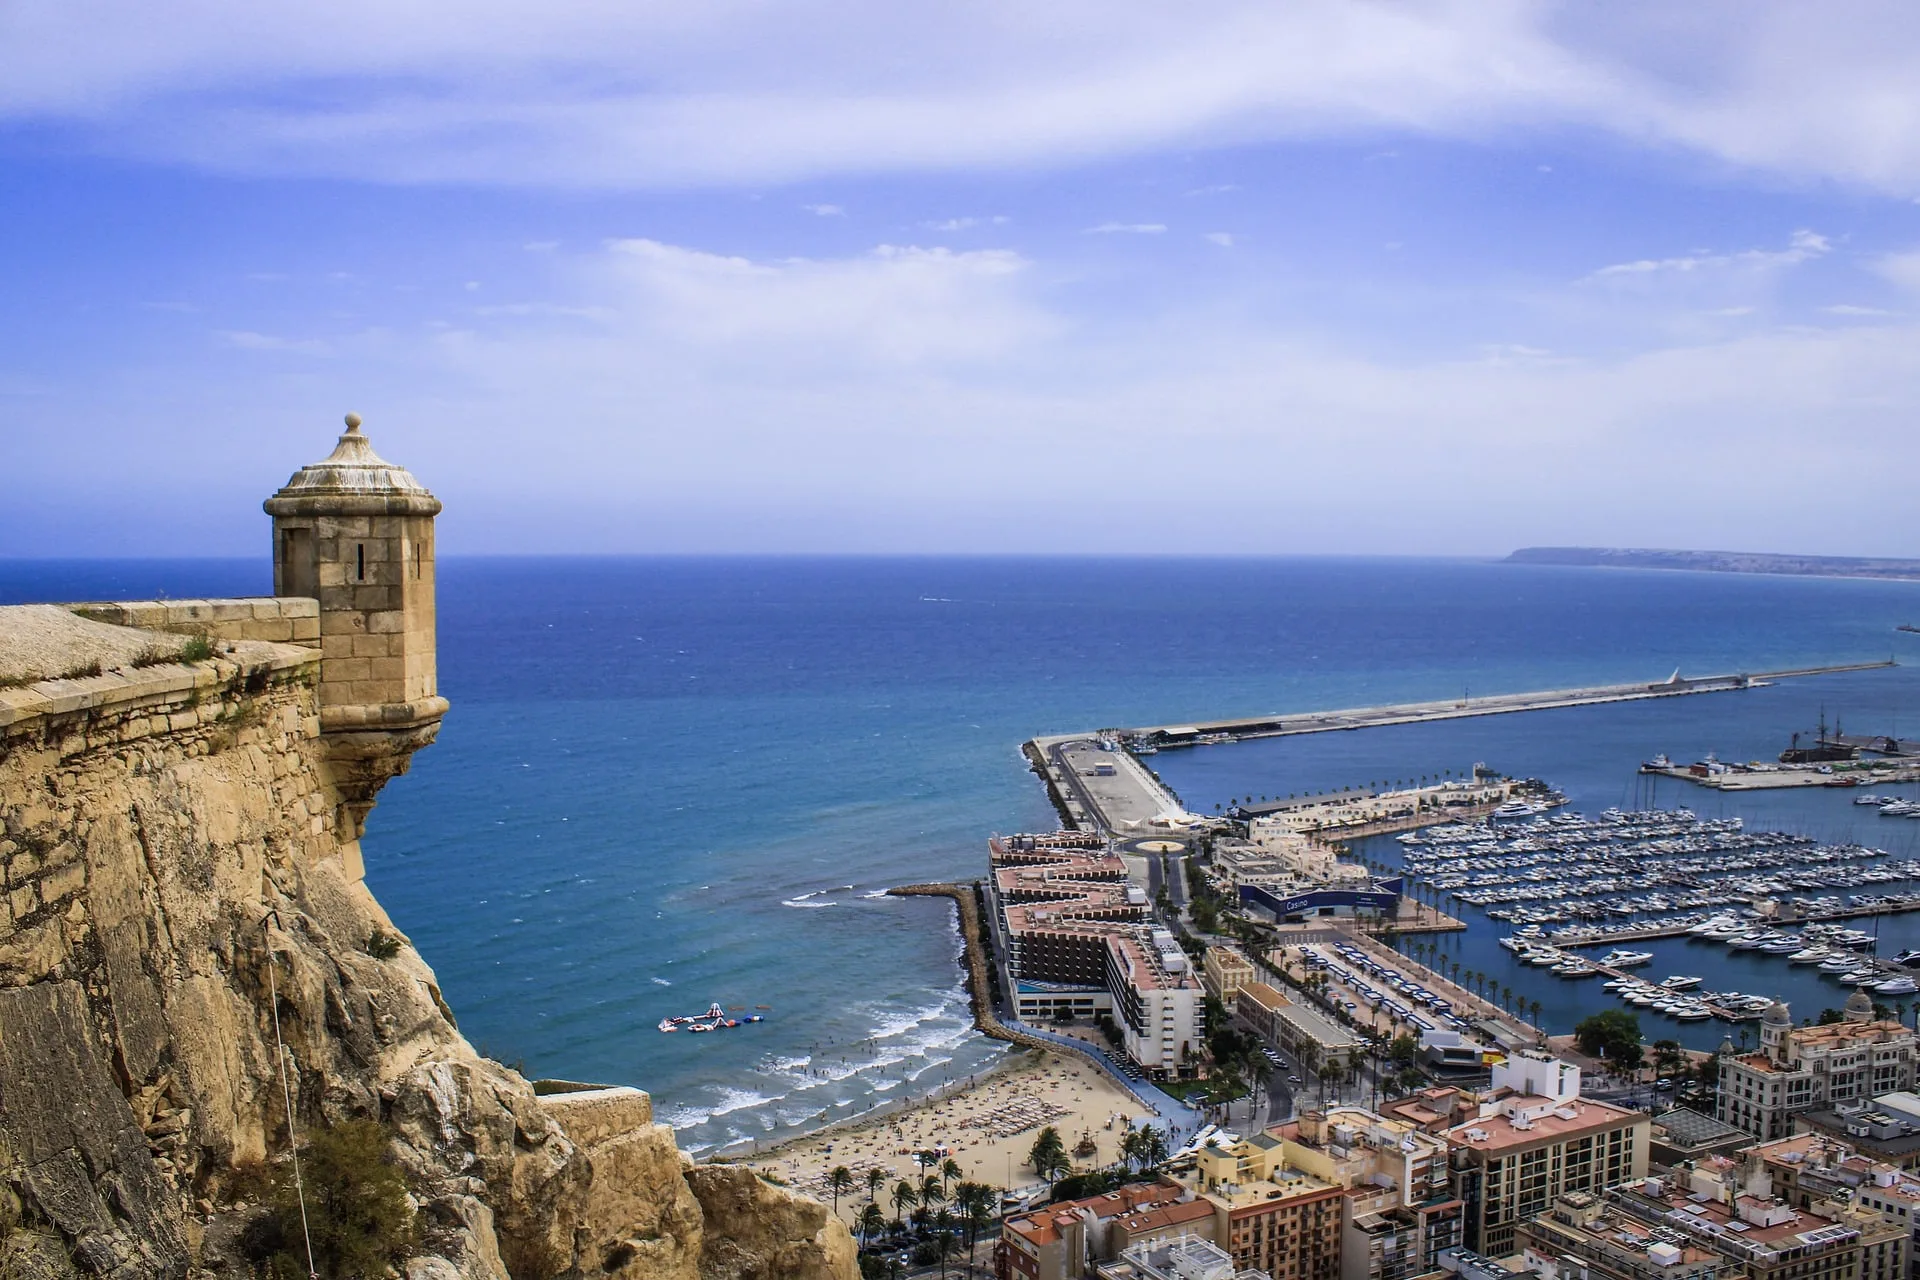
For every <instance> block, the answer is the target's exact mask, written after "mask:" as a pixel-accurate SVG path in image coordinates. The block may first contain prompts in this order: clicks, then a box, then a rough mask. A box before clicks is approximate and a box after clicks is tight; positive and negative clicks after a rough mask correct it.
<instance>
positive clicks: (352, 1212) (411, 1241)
mask: <svg viewBox="0 0 1920 1280" xmlns="http://www.w3.org/2000/svg"><path fill="white" fill-rule="evenodd" d="M300 1173H301V1182H302V1186H303V1187H304V1189H305V1192H306V1229H305V1232H304V1234H303V1232H302V1229H301V1214H300V1197H299V1195H298V1194H297V1193H296V1189H295V1186H294V1179H293V1169H292V1166H291V1165H288V1166H287V1167H285V1168H283V1169H281V1170H280V1171H279V1174H278V1176H277V1178H276V1179H275V1187H274V1197H273V1208H272V1211H271V1212H270V1213H269V1214H268V1216H267V1218H266V1220H265V1221H264V1222H263V1223H261V1230H260V1233H259V1235H258V1237H256V1240H257V1243H258V1245H259V1248H260V1253H261V1254H263V1255H265V1256H266V1257H267V1258H268V1263H269V1265H268V1271H269V1273H270V1274H271V1275H272V1276H273V1277H274V1280H305V1277H306V1275H307V1246H306V1240H307V1239H308V1238H309V1237H310V1238H311V1239H312V1241H313V1265H314V1268H315V1270H316V1271H317V1272H318V1273H319V1274H320V1276H321V1277H323V1280H360V1277H366V1276H383V1275H385V1274H386V1273H387V1268H388V1267H389V1266H392V1265H393V1264H396V1263H399V1262H401V1261H402V1260H404V1259H405V1258H406V1257H407V1256H408V1255H409V1254H410V1253H412V1252H413V1250H414V1248H415V1247H416V1246H417V1245H418V1243H419V1239H420V1228H419V1223H418V1222H417V1221H416V1220H415V1217H414V1212H413V1205H412V1204H411V1203H410V1202H409V1201H408V1200H407V1183H406V1179H405V1177H404V1176H402V1174H401V1172H400V1170H399V1168H398V1167H396V1166H395V1165H394V1163H393V1160H392V1157H391V1155H390V1153H389V1148H388V1138H387V1131H386V1130H385V1129H384V1128H382V1127H381V1126H380V1125H378V1124H376V1123H374V1122H373V1121H371V1120H346V1121H342V1122H341V1123H339V1124H336V1125H333V1126H331V1127H330V1128H326V1129H321V1130H318V1131H316V1132H314V1133H312V1134H310V1135H309V1136H308V1139H307V1141H306V1143H305V1144H304V1145H303V1148H302V1151H301V1154H300Z"/></svg>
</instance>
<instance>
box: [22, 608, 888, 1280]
mask: <svg viewBox="0 0 1920 1280" xmlns="http://www.w3.org/2000/svg"><path fill="white" fill-rule="evenodd" d="M257 603H260V602H250V601H241V602H162V603H155V602H149V603H147V604H132V605H114V606H88V611H89V612H90V613H92V614H93V615H94V616H95V617H96V618H98V617H100V616H101V615H102V613H103V612H105V611H109V610H113V609H119V610H123V611H124V613H123V614H122V615H119V616H125V617H129V618H131V617H135V616H138V617H141V618H143V619H145V620H146V621H148V622H151V623H167V624H169V625H173V624H174V623H175V622H176V621H180V622H181V624H182V625H202V624H204V625H207V626H209V627H211V626H214V625H225V626H229V627H232V628H235V629H241V628H246V627H252V626H255V625H256V624H261V623H278V622H289V623H290V622H294V621H297V620H298V619H299V618H301V617H302V616H307V615H303V614H301V613H300V612H299V611H298V608H297V607H298V606H299V605H301V604H310V603H311V602H310V601H278V602H271V603H276V604H281V605H291V606H295V608H293V609H291V610H288V611H286V612H285V613H283V614H282V615H281V616H279V617H275V616H272V613H271V611H267V612H266V613H264V614H262V613H255V612H252V611H251V606H252V605H254V604H257ZM228 604H233V605H243V606H247V607H248V609H249V611H248V612H247V613H246V614H245V616H244V617H243V616H241V615H240V613H239V612H237V611H226V612H227V614H228V616H225V617H222V616H220V615H221V614H222V612H223V606H226V605H228ZM152 609H160V610H162V612H160V613H154V612H151V610H152ZM143 611H145V612H143ZM8 612H9V611H8V610H6V609H0V645H3V644H4V642H5V640H6V636H7V621H8V618H7V615H8ZM44 614H45V609H44V607H41V611H40V612H39V613H37V614H36V615H35V622H36V625H37V624H39V623H42V622H44ZM109 616H112V615H109ZM182 620H183V621H182ZM74 625H75V626H76V627H91V626H95V625H96V624H95V623H83V622H80V621H79V620H77V619H75V620H74ZM277 633H278V632H277V629H275V634H277ZM146 635H147V633H145V632H138V633H134V641H133V642H130V643H129V644H128V645H127V649H128V651H129V652H140V651H142V646H143V644H144V643H145V641H144V639H143V637H145V636H146ZM223 646H230V648H231V652H227V651H226V649H225V647H223V648H222V651H221V652H219V653H218V654H217V655H216V656H215V657H214V658H213V659H211V660H207V661H202V662H199V663H158V664H154V665H146V666H126V667H122V668H119V669H116V670H110V671H106V672H104V673H103V674H101V675H98V676H88V677H81V678H77V679H66V680H45V681H38V682H36V683H32V684H27V685H24V686H21V687H12V688H0V1237H4V1238H5V1240H6V1244H5V1245H4V1246H3V1248H4V1250H8V1251H11V1252H6V1253H5V1254H4V1256H0V1273H6V1272H7V1270H8V1267H9V1266H10V1265H12V1261H11V1260H17V1259H18V1258H23V1257H31V1258H33V1259H35V1260H36V1261H37V1265H39V1267H40V1269H39V1270H34V1271H31V1272H29V1273H28V1274H32V1275H35V1276H42V1275H44V1276H47V1277H61V1276H69V1275H99V1276H111V1277H115V1278H116V1280H120V1278H124V1280H136V1278H138V1280H149V1278H150V1277H170V1278H177V1277H183V1276H185V1275H187V1274H188V1273H189V1270H190V1269H191V1270H192V1272H193V1274H195V1275H205V1276H218V1277H227V1276H231V1277H234V1278H235V1280H237V1278H238V1277H239V1276H241V1275H244V1274H249V1268H250V1264H249V1263H248V1262H247V1261H246V1259H245V1256H244V1250H243V1244H242V1242H243V1239H244V1236H245V1233H246V1230H247V1227H248V1224H249V1223H251V1222H252V1221H253V1220H254V1219H255V1218H256V1217H257V1216H258V1214H259V1212H260V1204H259V1201H258V1198H257V1197H258V1196H259V1194H260V1185H261V1184H260V1180H259V1176H258V1171H259V1170H260V1169H262V1168H263V1167H266V1166H271V1165H272V1164H273V1163H274V1162H276V1161H279V1160H282V1159H284V1156H285V1153H286V1151H287V1150H288V1128H287V1125H288V1117H287V1114H286V1106H285V1103H284V1101H283V1097H282V1094H281V1092H280V1081H279V1076H278V1070H279V1066H280V1063H281V1062H282V1061H284V1062H285V1063H286V1064H287V1069H288V1072H289V1078H290V1083H291V1088H292V1093H293V1111H294V1116H293V1118H294V1120H295V1122H296V1123H297V1124H298V1125H299V1126H301V1127H302V1129H303V1130H304V1129H306V1128H310V1127H312V1126H314V1125H318V1124H322V1123H326V1122H331V1121H337V1120H341V1119H345V1118H353V1117H371V1118H377V1119H380V1120H382V1121H384V1122H385V1123H386V1124H387V1125H388V1127H389V1131H390V1132H391V1133H392V1134H393V1135H394V1144H393V1151H394V1154H395V1157H396V1159H397V1160H398V1161H399V1162H400V1164H401V1166H402V1167H403V1169H404V1170H405V1171H406V1172H407V1174H408V1175H409V1178H410V1180H411V1183H412V1185H413V1188H414V1191H415V1195H416V1198H417V1199H418V1201H419V1203H420V1206H421V1208H420V1212H421V1216H422V1220H423V1223H424V1224H425V1226H426V1228H427V1231H426V1236H425V1242H424V1244H423V1246H422V1248H423V1253H422V1256H421V1257H420V1258H419V1259H417V1260H416V1262H414V1263H410V1264H409V1265H408V1267H407V1268H406V1274H407V1275H408V1277H409V1278H410V1280H445V1278H446V1277H451V1276H459V1277H479V1278H481V1280H507V1278H508V1277H509V1276H511V1277H514V1278H516V1280H535V1278H537V1280H554V1278H556V1277H584V1276H587V1275H594V1276H609V1277H613V1278H614V1280H637V1278H638V1277H641V1276H648V1277H654V1276H659V1277H665V1278H666V1280H718V1277H719V1276H721V1275H723V1274H724V1275H726V1276H728V1277H729V1278H731V1277H733V1276H741V1277H745V1276H750V1275H765V1276H768V1277H771V1276H773V1275H785V1274H792V1275H796V1276H817V1277H820V1278H821V1280H848V1278H850V1277H851V1276H852V1275H853V1274H854V1267H853V1257H852V1242H851V1239H850V1238H849V1237H848V1236H847V1233H846V1231H845V1229H844V1227H842V1226H841V1224H840V1223H839V1222H838V1221H837V1220H835V1221H831V1222H829V1221H827V1220H826V1215H825V1211H824V1209H823V1208H821V1207H820V1206H819V1205H817V1204H815V1203H814V1202H811V1201H807V1200H804V1199H803V1198H798V1197H792V1196H789V1195H788V1194H787V1193H785V1192H784V1191H781V1190H779V1189H777V1188H772V1187H765V1188H763V1189H761V1190H758V1191H756V1190H754V1189H753V1188H751V1187H739V1188H736V1189H735V1197H736V1198H735V1201H730V1202H729V1207H728V1209H727V1212H728V1213H732V1212H734V1208H733V1206H734V1205H735V1204H736V1203H747V1202H752V1203H754V1204H756V1205H759V1206H760V1208H759V1209H758V1210H756V1212H760V1214H761V1216H760V1217H758V1218H748V1219H741V1220H737V1221H736V1220H726V1219H720V1218H717V1217H716V1216H715V1214H714V1212H712V1211H708V1210H706V1209H703V1200H705V1199H708V1198H710V1197H711V1194H712V1192H711V1189H710V1188H711V1186H712V1185H716V1184H714V1183H713V1178H712V1177H709V1178H707V1180H706V1181H705V1182H696V1177H695V1175H696V1173H697V1172H698V1168H697V1167H696V1166H692V1165H691V1164H690V1162H689V1161H688V1160H687V1158H686V1157H685V1156H684V1155H682V1154H681V1153H680V1152H679V1151H678V1150H677V1149H676V1147H675V1145H674V1142H673V1135H672V1131H671V1130H670V1129H669V1128H667V1127H666V1126H662V1125H657V1124H653V1123H651V1104H650V1102H649V1101H648V1099H647V1097H646V1095H645V1094H644V1093H641V1092H639V1091H637V1090H616V1091H611V1092H608V1093H604V1094H601V1095H600V1096H598V1097H595V1096H589V1095H583V1096H579V1097H576V1098H574V1099H572V1100H570V1101H569V1100H561V1099H556V1100H555V1101H554V1102H553V1103H552V1104H547V1103H544V1102H543V1100H541V1099H540V1098H538V1097H536V1096H535V1093H534V1090H533V1088H532V1086H531V1085H530V1084H528V1082H527V1081H526V1080H524V1079H522V1078H521V1077H520V1076H519V1075H518V1074H516V1073H515V1072H513V1071H511V1070H509V1069H508V1068H506V1067H504V1066H502V1065H500V1064H499V1063H496V1062H493V1061H491V1060H489V1059H486V1058H483V1057H481V1056H480V1055H478V1054H477V1053H476V1052H475V1051H474V1050H473V1048H472V1047H471V1046H470V1045H469V1044H468V1043H467V1042H466V1041H465V1039H463V1038H462V1037H461V1036H460V1034H459V1032H458V1031H457V1030H456V1028H455V1026H454V1023H453V1017H452V1014H451V1011H449V1010H448V1008H447V1007H446V1004H445V1002H444V1000H443V999H442V997H441V994H440V991H439V988H438V985H437V983H436V981H435V978H434V975H433V972H432V970H431V969H429V968H428V966H427V965H426V963H425V961H424V960H422V958H421V957H420V956H419V955H418V954H417V953H416V952H414V951H413V949H412V948H411V947H410V946H407V945H405V939H404V937H403V936H402V935H400V933H399V931H398V930H397V929H395V928H394V926H393V923H392V921H390V920H389V919H388V918H387V916H386V914H385V912H384V911H382V910H381V908H380V905H379V903H378V902H376V901H375V900H374V898H373V897H372V895H371V894H370V893H369V892H368V890H367V888H366V886H365V884H364V883H362V881H361V879H360V867H359V847H358V844H357V843H356V842H355V840H354V839H353V834H354V829H355V828H354V823H353V819H352V816H351V813H350V812H347V810H349V809H350V807H351V806H350V804H349V801H348V799H347V797H346V796H345V795H344V794H343V791H342V788H341V782H340V779H339V778H338V777H337V776H336V773H337V772H338V771H339V770H340V769H341V768H342V766H341V765H340V763H339V762H338V761H337V759H336V758H335V756H334V754H333V748H332V744H330V743H329V741H328V739H329V735H328V734H326V733H324V732H323V730H322V725H321V716H320V710H321V706H320V678H319V673H320V670H321V662H322V660H321V656H320V654H319V653H318V652H316V651H315V650H314V649H312V648H307V647H301V646H299V645H295V644H281V643H265V642H261V641H258V640H252V639H247V638H244V637H242V638H234V639H225V638H223ZM376 934H378V935H385V936H387V937H389V938H392V939H394V940H396V941H398V942H399V943H400V944H401V945H400V947H399V949H398V952H397V954H393V955H386V954H385V952H386V949H385V948H384V947H379V946H375V945H373V943H374V940H375V935H376ZM276 996H277V1000H278V1003H277V1006H276V1003H275V997H276ZM276 1007H277V1010H278V1013H279V1022H280V1027H279V1035H280V1037H281V1038H283V1039H284V1043H285V1048H286V1055H285V1057H284V1059H283V1058H282V1057H281V1055H280V1053H279V1052H278V1051H277V1050H276V1047H275V1045H276V1038H275V1032H274V1027H273V1013H274V1011H275V1009H276ZM744 1173H745V1171H728V1172H727V1173H725V1174H719V1175H714V1177H719V1178H721V1179H722V1180H723V1181H724V1180H726V1179H734V1178H737V1177H738V1176H739V1175H741V1174H744ZM746 1176H747V1177H748V1178H749V1179H751V1175H750V1174H747V1175H746ZM729 1185H731V1184H729ZM749 1192H751V1195H749V1194H748V1193H749ZM762 1201H764V1202H765V1203H764V1204H762V1203H761V1202H762ZM9 1233H11V1234H9ZM796 1233H798V1234H796ZM763 1255H764V1257H765V1258H766V1259H767V1261H766V1263H765V1265H764V1266H762V1265H761V1263H760V1262H759V1261H758V1259H760V1258H762V1257H763ZM722 1259H724V1265H725V1267H726V1270H724V1271H722V1270H721V1269H720V1267H721V1265H722V1264H721V1262H720V1261H719V1260H722ZM774 1259H778V1262H777V1264H776V1263H775V1261H774Z"/></svg>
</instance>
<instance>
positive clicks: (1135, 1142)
mask: <svg viewBox="0 0 1920 1280" xmlns="http://www.w3.org/2000/svg"><path fill="white" fill-rule="evenodd" d="M1143 1137H1144V1134H1143V1133H1142V1132H1141V1130H1139V1129H1136V1128H1134V1127H1133V1126H1132V1125H1131V1124H1129V1125H1128V1126H1127V1131H1126V1132H1125V1133H1123V1134H1121V1135H1120V1159H1121V1160H1122V1161H1123V1162H1124V1163H1125V1164H1126V1166H1127V1172H1128V1173H1132V1172H1133V1166H1134V1163H1135V1162H1136V1161H1138V1160H1139V1159H1140V1147H1141V1141H1142V1139H1143Z"/></svg>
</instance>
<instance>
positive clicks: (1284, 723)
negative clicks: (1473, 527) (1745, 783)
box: [1116, 658, 1897, 750]
mask: <svg viewBox="0 0 1920 1280" xmlns="http://www.w3.org/2000/svg"><path fill="white" fill-rule="evenodd" d="M1895 665H1897V664H1896V663H1895V662H1894V661H1893V660H1892V659H1891V658H1889V659H1886V660H1885V661H1880V662H1848V663H1837V664H1834V665H1830V666H1820V667H1796V668H1792V669H1790V670H1784V671H1759V672H1741V673H1738V674H1734V675H1717V676H1691V677H1689V676H1682V675H1681V674H1680V673H1679V672H1677V671H1676V672H1675V673H1674V674H1673V675H1671V676H1669V677H1667V678H1666V679H1665V680H1658V681H1654V682H1651V683H1648V684H1612V685H1593V686H1589V687H1586V688H1580V689H1546V690H1540V691H1537V692H1533V693H1496V694H1487V695H1483V696H1481V697H1477V698H1475V697H1464V696H1463V697H1460V698H1455V699H1448V700H1447V701H1444V702H1405V703H1397V704H1393V705H1389V706H1380V707H1357V708H1353V709H1350V710H1345V711H1303V712H1294V713H1289V714H1282V715H1272V716H1247V717H1241V718H1237V719H1228V720H1208V721H1200V722H1193V723H1188V724H1172V725H1150V726H1145V727H1141V728H1134V729H1120V730H1117V731H1116V733H1117V735H1118V736H1119V737H1120V738H1121V739H1122V740H1123V741H1126V742H1128V743H1132V744H1138V745H1140V746H1152V747H1154V748H1155V749H1156V750H1157V749H1163V748H1165V747H1177V746H1197V745H1204V744H1207V743H1211V742H1220V741H1227V740H1237V739H1240V738H1279V737H1287V736H1289V735H1292V734H1299V733H1331V732H1334V731H1336V730H1343V729H1366V728H1373V727H1377V726H1380V725H1390V724H1419V723H1422V722H1425V721H1430V720H1458V719H1462V718H1464V717H1467V716H1494V715H1507V714H1511V713H1513V712H1517V711H1546V710H1551V709H1553V708H1555V707H1588V706H1594V705H1596V704H1599V703H1605V702H1638V701H1642V700H1645V699H1648V698H1676V697H1685V696H1689V695H1692V694H1701V693H1733V692H1738V691H1740V690H1743V689H1754V688H1759V687H1762V686H1765V685H1768V684H1772V683H1773V682H1775V681H1778V680H1794V679H1802V678H1805V677H1807V676H1822V675H1837V674H1840V673H1842V672H1847V671H1875V670H1880V669H1883V668H1886V667H1892V666H1895Z"/></svg>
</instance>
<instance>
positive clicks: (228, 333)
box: [214, 329, 333, 356]
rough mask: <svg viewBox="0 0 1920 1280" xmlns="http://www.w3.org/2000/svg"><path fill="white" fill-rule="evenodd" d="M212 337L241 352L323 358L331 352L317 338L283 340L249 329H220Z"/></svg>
mask: <svg viewBox="0 0 1920 1280" xmlns="http://www.w3.org/2000/svg"><path fill="white" fill-rule="evenodd" d="M214 336H215V337H217V338H219V339H220V341H222V342H224V343H225V344H226V345H228V346H230V347H235V348H237V349H239V350H241V351H270V352H285V353H288V354H292V355H302V356H324V355H331V354H332V352H333V349H332V347H330V346H329V345H328V344H327V343H325V342H322V341H321V340H320V339H318V338H283V337H279V336H277V335H274V334H270V333H255V332H254V331H252V330H250V329H221V330H218V331H217V332H216V333H215V335H214Z"/></svg>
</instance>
